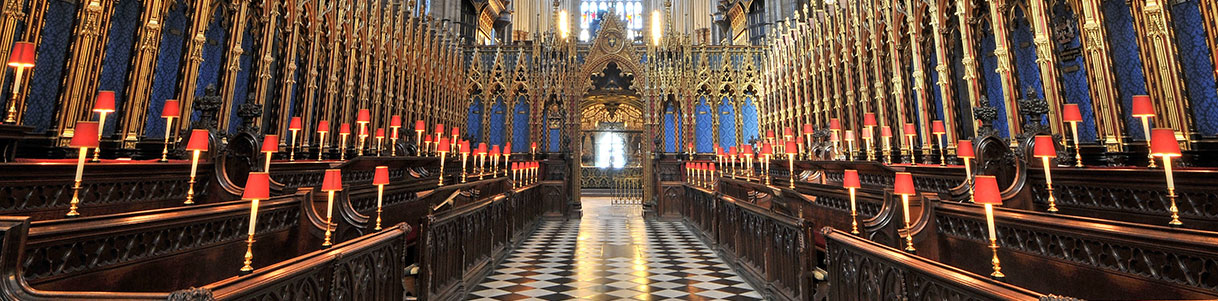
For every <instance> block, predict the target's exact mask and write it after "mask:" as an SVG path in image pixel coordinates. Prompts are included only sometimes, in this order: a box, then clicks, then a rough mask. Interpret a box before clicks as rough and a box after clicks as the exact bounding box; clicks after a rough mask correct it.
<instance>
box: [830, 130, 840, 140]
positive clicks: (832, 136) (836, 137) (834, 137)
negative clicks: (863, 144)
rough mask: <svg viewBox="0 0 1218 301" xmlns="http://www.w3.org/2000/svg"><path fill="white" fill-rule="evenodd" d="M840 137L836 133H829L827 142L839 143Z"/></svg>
mask: <svg viewBox="0 0 1218 301" xmlns="http://www.w3.org/2000/svg"><path fill="white" fill-rule="evenodd" d="M840 140H841V137H838V136H837V132H829V141H840Z"/></svg>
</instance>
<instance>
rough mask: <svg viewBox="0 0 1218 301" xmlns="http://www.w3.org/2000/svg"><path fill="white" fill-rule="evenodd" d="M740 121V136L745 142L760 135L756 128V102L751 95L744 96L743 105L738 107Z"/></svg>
mask: <svg viewBox="0 0 1218 301" xmlns="http://www.w3.org/2000/svg"><path fill="white" fill-rule="evenodd" d="M740 121H741V125H742V126H743V129H741V138H742V139H744V141H745V142H749V141H753V140H754V139H757V137H760V135H759V133H760V132H758V129H757V104H755V103H754V102H753V95H751V94H750V95H748V96H745V97H744V105H743V106H741V107H740Z"/></svg>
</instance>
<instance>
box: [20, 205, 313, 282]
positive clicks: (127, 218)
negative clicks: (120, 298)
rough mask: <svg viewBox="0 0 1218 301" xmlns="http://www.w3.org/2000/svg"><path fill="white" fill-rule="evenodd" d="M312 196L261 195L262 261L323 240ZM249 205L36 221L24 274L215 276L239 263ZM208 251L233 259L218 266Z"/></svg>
mask: <svg viewBox="0 0 1218 301" xmlns="http://www.w3.org/2000/svg"><path fill="white" fill-rule="evenodd" d="M310 195H311V194H310V193H308V192H300V193H298V194H294V195H288V196H280V197H275V198H272V199H270V200H266V201H263V202H262V204H261V205H260V206H259V215H258V233H259V234H258V235H257V237H256V238H257V240H258V243H257V244H255V255H256V258H258V260H259V261H258V262H259V263H268V262H275V261H278V260H283V259H286V258H290V257H291V256H295V255H298V254H302V253H304V252H306V251H308V250H311V249H315V248H316V247H317V246H319V245H320V243H321V241H320V240H317V239H315V238H314V237H311V236H310V235H309V234H308V233H309V232H310V230H311V229H308V228H309V227H315V226H314V225H313V224H311V223H308V222H305V221H306V220H307V217H306V216H307V214H305V212H302V210H303V209H304V208H307V207H305V206H306V202H307V201H306V200H307V199H308V198H309V196H310ZM249 210H250V203H249V202H248V201H230V202H222V203H215V204H204V205H195V206H192V207H179V208H170V209H158V210H149V211H140V212H132V213H125V214H115V215H106V216H97V217H85V218H79V219H61V220H54V221H41V222H34V223H33V225H32V226H30V228H29V234H28V237H27V238H26V240H25V241H24V246H23V248H22V250H23V255H22V261H21V276H22V278H23V279H24V280H25V281H26V282H28V283H29V284H30V285H31V286H33V287H36V288H38V289H46V290H96V291H148V290H151V289H174V288H185V287H189V286H197V285H202V284H205V283H208V282H212V281H216V280H219V279H221V278H222V277H224V276H226V275H232V274H234V273H235V272H236V268H238V267H240V266H239V264H240V262H239V260H240V258H241V256H242V255H243V254H244V252H245V239H246V229H247V227H248V226H247V225H248V220H249ZM315 228H317V229H320V226H317V227H315ZM313 230H315V229H313ZM201 258H216V259H219V258H224V259H229V260H231V261H230V262H228V265H223V264H221V265H217V263H216V262H208V261H207V260H199V259H201ZM219 267H228V268H227V269H224V268H219Z"/></svg>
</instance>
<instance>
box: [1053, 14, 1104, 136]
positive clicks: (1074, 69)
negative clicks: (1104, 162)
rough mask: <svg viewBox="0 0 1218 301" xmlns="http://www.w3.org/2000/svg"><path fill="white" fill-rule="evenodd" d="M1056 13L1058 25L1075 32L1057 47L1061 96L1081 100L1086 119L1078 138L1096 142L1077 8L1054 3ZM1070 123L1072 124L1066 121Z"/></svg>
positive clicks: (1071, 99) (1081, 107)
mask: <svg viewBox="0 0 1218 301" xmlns="http://www.w3.org/2000/svg"><path fill="white" fill-rule="evenodd" d="M1053 14H1054V15H1055V16H1057V17H1056V18H1055V19H1054V20H1053V23H1054V24H1055V25H1054V26H1055V27H1056V28H1062V29H1069V30H1064V32H1068V33H1073V34H1070V35H1068V36H1069V37H1070V39H1069V40H1067V41H1065V42H1064V43H1062V42H1063V41H1062V40H1061V39H1058V45H1057V51H1058V56H1059V57H1060V61H1059V62H1058V64H1059V65H1060V66H1059V67H1058V68H1059V69H1060V70H1061V72H1062V97H1063V98H1064V99H1065V102H1066V103H1074V104H1078V109H1079V111H1080V112H1081V113H1082V115H1083V116H1084V117H1083V122H1082V123H1081V124H1079V125H1078V126H1079V127H1078V139H1079V141H1081V142H1095V140H1096V131H1095V118H1092V117H1090V116H1095V114H1093V113H1092V112H1091V89H1090V87H1089V85H1088V83H1087V62H1086V61H1084V57H1083V54H1082V50H1083V49H1082V47H1083V44H1082V41H1080V40H1079V39H1080V37H1079V35H1078V33H1079V32H1080V31H1079V30H1078V25H1077V24H1078V21H1077V20H1076V19H1075V15H1074V12H1073V11H1071V10H1070V9H1069V8H1068V7H1067V6H1066V5H1065V4H1064V3H1060V2H1059V3H1058V4H1056V5H1053ZM1067 126H1069V125H1067Z"/></svg>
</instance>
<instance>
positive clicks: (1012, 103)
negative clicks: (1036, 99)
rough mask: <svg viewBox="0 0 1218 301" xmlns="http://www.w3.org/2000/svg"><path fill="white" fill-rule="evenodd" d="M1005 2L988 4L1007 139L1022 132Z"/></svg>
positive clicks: (1000, 0)
mask: <svg viewBox="0 0 1218 301" xmlns="http://www.w3.org/2000/svg"><path fill="white" fill-rule="evenodd" d="M1007 1H1010V0H996V1H994V2H991V3H990V27H992V29H993V31H994V56H995V57H996V58H995V60H996V61H997V64H998V67H997V69H995V70H994V72H998V78H999V79H1001V80H1002V104H1003V107H1005V109H1006V113H1007V114H1006V115H1007V116H1003V117H1002V118H1006V119H1007V135H1008V137H1015V136H1017V135H1019V133H1021V132H1023V128H1022V127H1020V126H1019V124H1020V123H1019V122H1020V119H1019V104H1018V103H1017V100H1016V99H1017V97H1016V95H1017V93H1019V87H1018V86H1016V84H1015V74H1014V73H1013V72H1014V67H1013V66H1011V38H1010V35H1009V33H1010V31H1009V30H1007V16H1006V12H1007V11H1008V10H1007V9H1005V7H1006V6H1007V5H1010V3H1009V2H1007ZM986 72H989V71H988V70H987V71H986ZM1118 120H1121V119H1118ZM1017 143H1018V142H1017V141H1015V140H1014V139H1012V140H1011V146H1012V147H1014V146H1016V144H1017Z"/></svg>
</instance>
